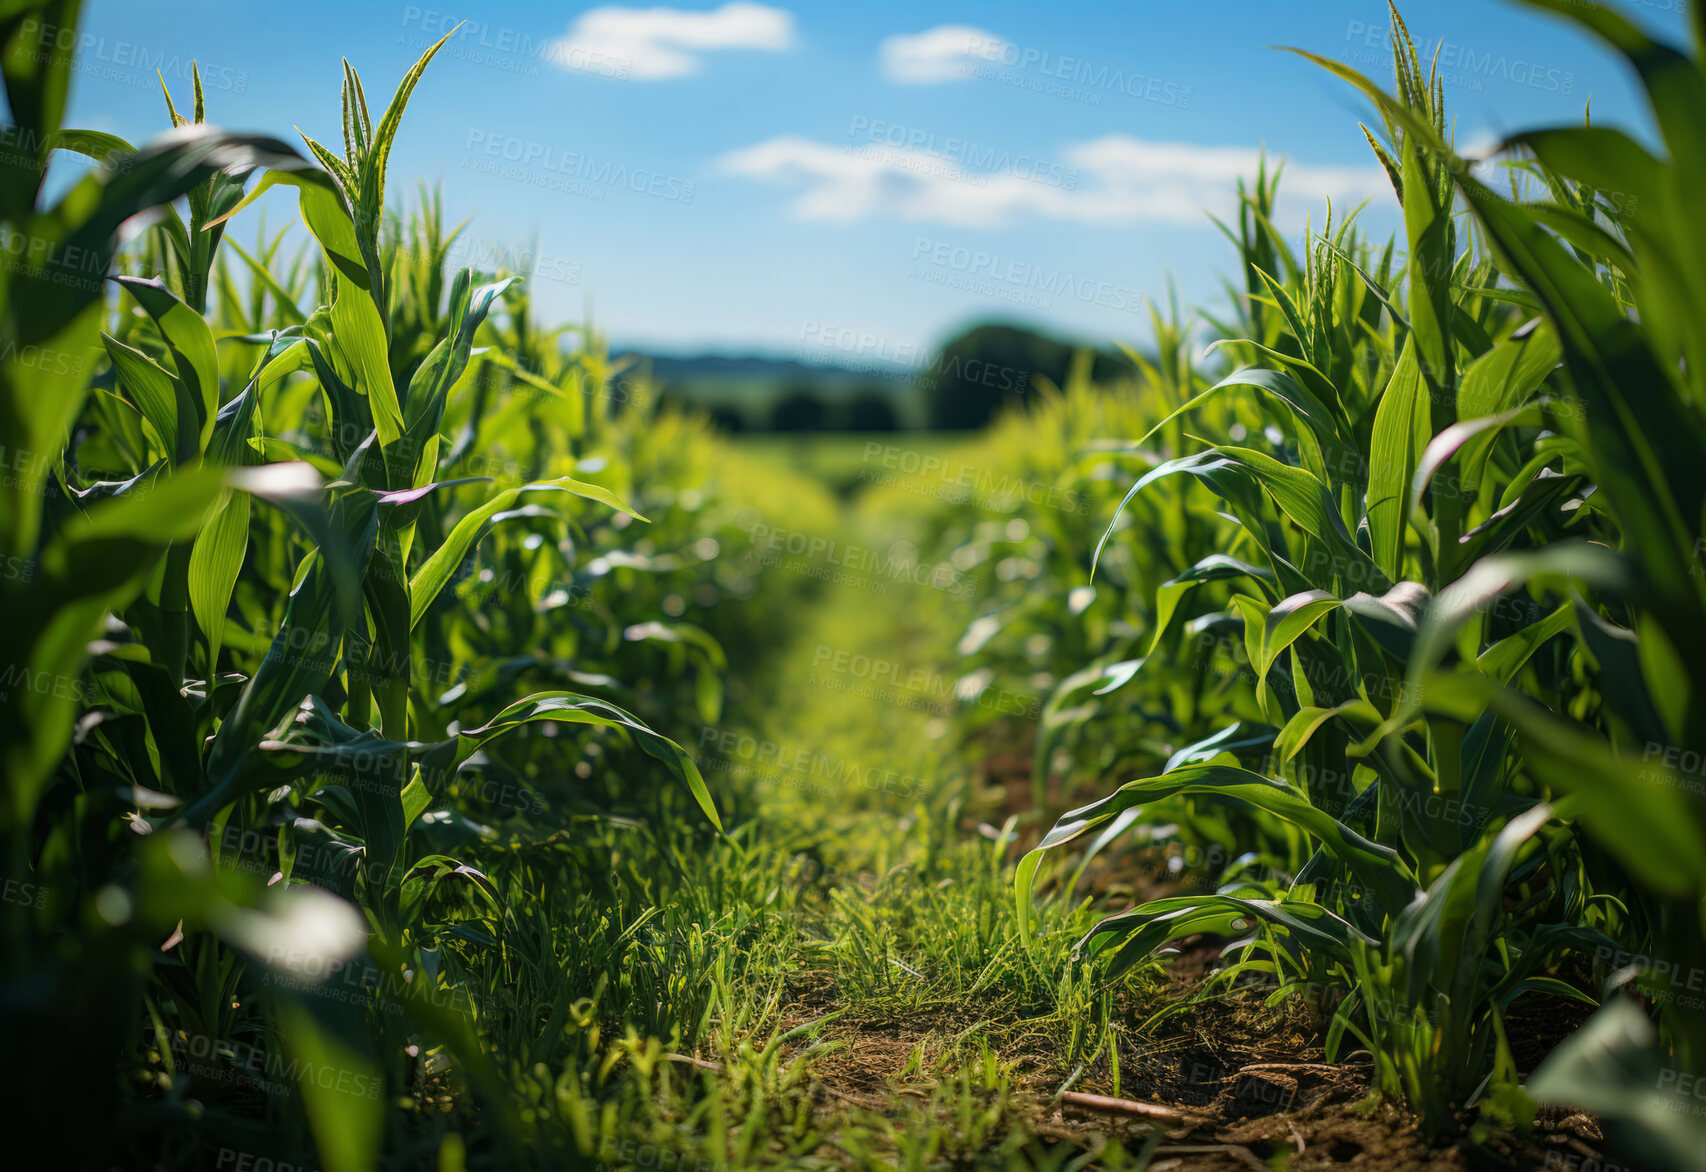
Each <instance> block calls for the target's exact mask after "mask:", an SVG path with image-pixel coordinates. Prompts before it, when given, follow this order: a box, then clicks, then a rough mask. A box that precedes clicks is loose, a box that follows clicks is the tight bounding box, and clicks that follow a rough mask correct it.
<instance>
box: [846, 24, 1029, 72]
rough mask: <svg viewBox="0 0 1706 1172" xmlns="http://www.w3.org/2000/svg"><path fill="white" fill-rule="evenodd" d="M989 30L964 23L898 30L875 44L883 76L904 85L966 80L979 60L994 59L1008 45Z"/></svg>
mask: <svg viewBox="0 0 1706 1172" xmlns="http://www.w3.org/2000/svg"><path fill="white" fill-rule="evenodd" d="M1010 48H1012V46H1011V45H1009V44H1008V43H1007V42H1006V41H1004V40H1002V39H1001V38H1000V37H998V36H996V35H995V34H994V33H992V32H986V31H985V30H983V29H980V28H973V27H971V26H970V25H965V24H939V25H937V26H936V27H935V28H929V29H925V30H924V31H923V32H921V33H899V34H896V35H895V36H892V37H888V38H886V39H885V40H884V41H883V43H882V45H881V46H880V47H879V48H878V50H877V54H878V57H879V58H880V60H881V61H882V66H883V76H884V77H886V78H888V79H889V80H890V81H898V82H902V83H904V84H907V85H935V84H936V83H938V82H944V81H965V80H966V79H968V78H970V77H971V76H972V72H971V70H972V67H973V66H975V65H976V64H977V63H978V62H979V61H985V62H996V61H1000V60H1001V56H1002V54H1003V53H1005V52H1006V51H1007V50H1008V49H1010Z"/></svg>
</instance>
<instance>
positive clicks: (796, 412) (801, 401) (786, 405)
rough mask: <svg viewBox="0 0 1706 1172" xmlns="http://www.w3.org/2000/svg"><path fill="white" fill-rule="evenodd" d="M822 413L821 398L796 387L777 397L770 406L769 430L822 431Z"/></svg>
mask: <svg viewBox="0 0 1706 1172" xmlns="http://www.w3.org/2000/svg"><path fill="white" fill-rule="evenodd" d="M824 414H825V412H824V409H823V400H822V399H820V398H818V397H817V396H816V395H815V394H813V393H812V392H811V391H810V390H808V389H806V388H804V387H798V388H795V389H794V390H791V391H788V392H787V393H786V394H784V395H783V396H782V397H781V398H780V399H777V400H776V403H775V405H774V406H773V407H771V408H770V430H771V431H822V430H823V425H824Z"/></svg>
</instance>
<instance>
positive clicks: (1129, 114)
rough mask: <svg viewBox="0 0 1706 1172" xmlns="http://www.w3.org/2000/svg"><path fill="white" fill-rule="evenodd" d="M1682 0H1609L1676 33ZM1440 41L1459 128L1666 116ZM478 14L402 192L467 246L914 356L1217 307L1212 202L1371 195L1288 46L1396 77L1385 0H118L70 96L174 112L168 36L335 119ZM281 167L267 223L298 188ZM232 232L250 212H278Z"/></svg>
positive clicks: (414, 114)
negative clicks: (438, 199) (346, 90)
mask: <svg viewBox="0 0 1706 1172" xmlns="http://www.w3.org/2000/svg"><path fill="white" fill-rule="evenodd" d="M1678 2H1680V0H1646V2H1642V0H1615V6H1616V7H1617V8H1619V9H1620V10H1621V11H1623V12H1625V13H1626V14H1628V15H1630V16H1631V17H1633V18H1634V19H1637V20H1640V21H1642V22H1644V23H1646V24H1648V25H1650V26H1652V27H1653V28H1655V29H1657V30H1659V31H1661V32H1663V33H1666V34H1668V35H1670V36H1672V37H1675V38H1680V37H1681V36H1682V28H1683V17H1682V16H1681V15H1679V14H1678V13H1676V12H1674V11H1670V9H1672V8H1673V7H1674V6H1675V5H1676V4H1677V3H1678ZM1408 9H1409V12H1408V16H1407V19H1408V20H1409V23H1410V27H1411V30H1412V32H1413V33H1414V34H1415V35H1416V36H1417V38H1418V40H1420V41H1422V42H1423V43H1424V44H1425V45H1426V46H1428V47H1429V48H1431V47H1433V46H1434V45H1435V44H1439V45H1440V47H1441V59H1442V62H1443V63H1444V65H1445V67H1446V71H1447V75H1448V83H1449V84H1448V102H1449V105H1450V108H1451V109H1453V110H1454V111H1455V112H1456V115H1457V119H1458V128H1459V141H1460V143H1463V142H1487V141H1492V139H1493V138H1495V137H1496V136H1497V135H1499V134H1502V133H1505V132H1509V131H1513V130H1516V129H1520V128H1523V127H1528V126H1532V125H1538V124H1546V123H1555V122H1560V121H1570V120H1575V119H1579V118H1580V117H1581V113H1582V108H1583V104H1584V103H1585V102H1586V101H1587V100H1588V99H1589V98H1590V97H1591V99H1592V102H1593V109H1594V116H1595V120H1596V121H1599V122H1606V123H1618V124H1623V125H1627V126H1631V127H1633V128H1635V129H1637V130H1642V129H1643V128H1644V127H1645V125H1646V114H1645V111H1644V109H1643V108H1642V107H1641V105H1640V104H1639V101H1638V99H1637V97H1636V94H1635V90H1634V88H1633V87H1632V85H1631V82H1630V80H1629V78H1628V77H1627V75H1626V73H1625V71H1624V70H1623V68H1622V67H1621V66H1620V65H1619V64H1618V63H1617V62H1616V61H1614V60H1613V59H1612V58H1611V57H1610V56H1609V55H1608V54H1606V53H1605V52H1603V51H1602V50H1601V49H1600V48H1599V47H1598V46H1597V45H1595V44H1593V43H1592V42H1590V41H1589V40H1587V39H1586V38H1584V37H1582V36H1580V35H1579V34H1577V33H1575V32H1574V31H1573V30H1571V29H1569V28H1567V27H1565V26H1563V25H1561V24H1559V23H1558V22H1556V21H1554V20H1552V19H1550V18H1548V17H1546V16H1543V15H1540V14H1537V13H1534V12H1532V11H1529V10H1525V9H1523V8H1521V7H1520V6H1517V5H1513V4H1507V3H1503V2H1501V0H1429V2H1428V3H1426V4H1422V3H1412V4H1410V5H1409V6H1408ZM464 16H466V17H469V18H470V23H469V24H468V25H467V26H465V31H464V33H463V34H462V35H461V36H460V37H458V38H456V39H453V40H452V42H451V48H450V49H448V50H447V51H446V52H445V53H443V54H441V55H440V57H439V58H438V59H437V60H436V61H435V62H434V63H433V65H432V66H431V67H430V68H429V69H428V71H427V74H426V76H425V78H424V79H423V81H422V83H421V85H420V86H419V88H418V89H417V90H416V92H415V96H414V98H413V100H412V102H411V104H410V107H409V111H408V116H407V117H406V118H405V120H404V123H403V128H402V132H401V134H400V136H399V138H398V140H397V144H396V147H395V150H394V152H393V155H392V158H391V167H390V189H389V190H390V192H391V193H393V195H394V196H401V195H403V194H404V193H410V194H411V195H412V187H413V180H414V179H415V178H417V177H418V178H423V179H426V180H427V181H429V182H437V183H440V184H442V187H443V192H444V199H445V204H446V210H447V214H448V215H449V216H450V217H451V218H452V219H453V220H460V219H462V218H463V217H468V216H471V217H473V222H472V224H471V225H470V227H469V230H468V236H467V241H468V250H467V251H468V258H469V259H470V260H474V261H480V260H490V259H491V258H493V257H494V256H496V255H499V254H500V253H501V251H502V250H506V249H508V250H517V249H529V248H531V249H534V250H536V252H537V259H538V263H539V270H540V271H539V274H538V276H537V278H536V280H535V295H536V296H537V298H538V299H539V302H540V304H541V306H542V307H543V310H544V312H545V313H546V314H547V315H548V316H549V317H551V318H552V319H553V320H578V319H580V318H581V317H582V315H583V314H585V313H586V312H587V311H588V310H589V309H590V311H591V312H592V314H593V316H594V320H595V321H596V322H597V323H598V324H599V326H600V327H601V328H603V329H605V330H607V331H608V332H609V333H610V334H611V335H612V336H613V337H614V338H615V339H616V340H617V341H618V343H619V344H627V345H640V346H647V347H652V348H655V349H658V350H663V351H675V352H687V351H694V350H700V349H711V350H719V351H724V352H731V353H734V352H752V351H761V352H766V353H772V354H777V355H789V354H800V355H802V356H805V357H812V358H835V359H842V360H857V361H864V360H875V361H882V360H899V361H906V360H909V358H910V359H915V358H917V357H919V356H921V355H922V354H923V353H924V352H925V351H926V350H927V349H928V348H929V346H930V345H931V343H932V342H934V341H935V340H937V339H939V338H940V337H942V336H943V335H944V334H945V333H947V332H948V331H950V330H952V329H953V328H956V327H958V326H961V325H964V324H967V323H969V322H972V321H976V320H983V319H993V318H1004V319H1014V318H1024V319H1032V320H1037V321H1040V322H1043V323H1046V324H1047V325H1049V326H1050V327H1051V328H1054V329H1056V330H1058V331H1061V332H1063V333H1067V334H1070V335H1072V336H1076V337H1079V338H1083V339H1086V340H1089V341H1094V342H1098V343H1107V342H1111V341H1115V340H1122V341H1141V340H1142V338H1143V337H1144V335H1145V333H1146V329H1145V327H1144V317H1143V314H1142V312H1141V305H1142V297H1143V296H1145V295H1149V296H1160V295H1162V294H1163V293H1164V291H1165V289H1166V283H1167V280H1168V278H1169V276H1171V277H1173V278H1174V279H1175V280H1176V281H1177V283H1178V286H1179V289H1180V292H1181V295H1182V296H1183V297H1184V298H1185V299H1186V300H1187V301H1191V302H1197V303H1208V304H1213V303H1214V301H1215V299H1216V298H1217V297H1218V289H1219V277H1220V275H1221V274H1222V273H1224V272H1226V271H1227V269H1228V267H1229V264H1230V262H1231V252H1230V249H1229V246H1228V245H1227V244H1226V242H1225V241H1224V240H1223V239H1222V238H1221V237H1220V235H1219V233H1218V232H1217V231H1216V230H1215V229H1214V227H1213V226H1212V225H1211V224H1210V223H1209V221H1208V220H1207V218H1206V216H1205V215H1204V209H1205V208H1209V209H1213V208H1216V207H1224V206H1225V204H1226V200H1227V199H1228V197H1229V194H1230V192H1231V191H1232V179H1233V177H1234V176H1236V175H1237V174H1240V173H1243V172H1245V171H1248V170H1249V169H1250V167H1251V165H1252V160H1253V159H1254V157H1255V155H1256V152H1258V151H1259V150H1261V149H1262V148H1263V147H1264V146H1265V147H1266V148H1267V150H1268V151H1269V152H1270V153H1272V154H1275V155H1283V156H1285V157H1286V158H1287V160H1288V168H1289V170H1288V176H1289V178H1290V182H1289V183H1288V184H1287V185H1286V188H1287V190H1288V191H1289V192H1290V196H1289V198H1288V199H1287V202H1286V203H1285V204H1284V209H1283V210H1284V212H1285V214H1286V216H1287V219H1288V222H1290V223H1291V224H1292V225H1293V226H1295V227H1297V228H1299V229H1300V228H1301V226H1302V224H1303V221H1304V216H1305V215H1313V216H1314V218H1315V221H1316V222H1317V223H1319V221H1320V218H1321V215H1322V212H1323V211H1324V210H1325V201H1326V199H1327V198H1329V197H1331V198H1332V199H1333V201H1334V205H1335V207H1336V208H1348V207H1350V206H1354V205H1355V204H1356V203H1358V202H1360V201H1361V200H1362V199H1363V198H1365V197H1366V196H1368V195H1371V194H1372V195H1373V196H1374V202H1373V203H1372V204H1371V206H1370V208H1369V210H1368V212H1366V213H1365V221H1366V223H1367V225H1368V226H1369V227H1370V228H1371V229H1375V228H1377V229H1380V230H1381V231H1382V232H1384V231H1385V230H1387V229H1389V227H1390V226H1391V224H1392V223H1393V222H1394V219H1393V216H1392V214H1391V209H1390V203H1391V199H1390V193H1389V191H1388V190H1386V189H1384V187H1383V185H1382V183H1381V182H1380V181H1379V179H1378V176H1377V175H1376V173H1375V172H1374V170H1373V167H1372V159H1371V156H1370V154H1369V151H1368V148H1367V146H1366V145H1365V144H1364V143H1363V142H1362V139H1361V134H1360V132H1359V131H1358V130H1357V127H1356V121H1357V119H1358V118H1359V117H1366V116H1367V112H1366V110H1364V108H1363V107H1362V106H1361V105H1360V103H1359V102H1358V101H1357V100H1355V99H1353V97H1352V95H1351V93H1350V91H1349V90H1348V87H1346V86H1344V85H1343V84H1342V83H1339V82H1338V81H1336V80H1335V79H1333V78H1331V77H1329V76H1328V75H1326V74H1325V73H1324V72H1322V71H1321V70H1319V69H1317V68H1315V67H1314V66H1312V65H1310V64H1309V63H1307V62H1305V61H1303V60H1301V59H1299V58H1297V57H1294V56H1292V55H1290V54H1285V53H1279V52H1275V51H1273V50H1272V49H1270V48H1269V46H1271V45H1275V44H1290V45H1297V46H1300V47H1304V48H1308V49H1310V50H1312V51H1315V52H1318V53H1321V54H1322V55H1324V56H1330V57H1336V58H1338V59H1340V60H1344V61H1347V62H1348V63H1350V64H1353V65H1357V66H1358V67H1361V68H1364V69H1365V70H1366V71H1368V72H1370V73H1371V75H1373V76H1376V77H1377V78H1379V79H1382V80H1385V79H1386V78H1387V77H1388V76H1389V73H1388V70H1389V66H1388V65H1387V64H1386V63H1385V62H1386V60H1387V58H1386V52H1385V49H1384V47H1383V45H1384V28H1385V25H1386V23H1387V15H1386V10H1385V7H1384V5H1383V4H1379V3H1374V2H1371V0H1329V2H1320V3H1309V4H1302V5H1296V4H1279V3H1275V2H1274V0H1205V2H1199V3H1188V4H1184V3H1155V2H1152V0H1123V2H1119V3H1112V2H1109V3H1070V2H1062V0H1054V2H1051V3H1048V4H1013V3H1005V2H997V3H991V2H986V3H981V4H967V3H948V2H935V0H926V2H924V3H892V2H888V0H879V2H875V3H862V4H845V3H833V4H831V3H819V2H813V3H792V4H787V3H777V4H775V5H769V4H765V5H760V4H730V5H717V4H690V5H688V6H685V7H680V8H676V7H663V8H646V7H601V8H586V7H580V6H574V5H567V6H565V5H555V4H544V3H536V2H528V0H496V2H493V0H484V2H482V3H481V4H478V5H474V4H466V5H461V6H458V5H457V3H455V2H454V0H452V2H450V3H447V4H446V5H445V6H444V7H435V6H433V5H431V4H392V3H389V2H377V0H357V2H355V3H353V4H352V3H348V2H342V3H340V2H335V0H292V3H290V4H289V5H288V6H286V7H285V8H282V9H279V8H273V7H270V6H269V7H265V8H263V7H262V6H259V5H256V4H253V3H252V2H251V3H249V4H244V3H233V2H230V0H227V2H224V3H216V2H209V0H194V2H185V0H92V2H91V3H89V4H88V5H87V6H86V8H85V12H84V18H83V25H82V33H83V36H84V41H83V49H82V51H81V56H80V59H79V65H78V72H77V76H76V79H75V81H74V83H73V85H74V88H73V93H72V103H71V112H70V116H69V119H68V123H69V124H71V125H83V126H90V127H95V128H98V129H104V130H109V131H112V132H114V133H118V134H122V135H124V136H126V137H128V138H131V139H133V140H134V139H143V138H146V137H148V136H149V135H150V134H152V133H155V132H157V131H158V130H160V129H161V128H163V126H164V118H165V116H164V110H163V107H162V104H161V101H160V99H159V95H158V92H157V87H156V86H155V83H154V80H153V68H154V66H155V65H156V64H161V63H162V62H163V64H164V68H165V71H166V72H167V74H168V80H169V81H173V82H174V85H173V88H174V92H175V93H177V94H178V100H179V103H180V106H181V107H183V108H186V109H187V103H188V100H189V96H188V89H189V86H188V83H187V81H185V80H182V76H183V75H187V62H188V60H189V59H190V58H191V57H192V56H193V57H194V58H196V59H197V60H198V61H199V62H200V64H201V67H202V70H203V74H204V77H205V78H206V80H207V83H208V94H207V104H208V117H209V120H210V121H213V122H216V123H219V124H222V125H225V126H228V127H231V128H235V129H252V130H265V131H269V132H273V133H277V134H280V135H281V136H284V137H289V138H294V132H293V130H292V128H293V127H294V126H299V127H301V129H302V130H303V131H305V132H306V133H308V134H310V135H312V136H314V137H316V138H318V139H320V140H321V141H323V142H325V143H327V144H337V143H340V142H341V138H340V132H339V130H338V86H339V79H340V68H341V67H340V64H339V59H340V57H348V58H349V60H350V62H351V63H352V64H353V65H354V66H355V67H356V68H357V69H358V70H359V71H360V72H361V74H362V78H363V81H364V84H365V86H366V89H367V92H368V101H369V104H370V106H371V107H372V108H373V115H374V117H375V118H376V119H377V117H378V116H379V113H380V111H381V109H382V108H383V106H384V105H385V103H386V102H387V101H388V100H389V97H390V94H391V92H392V90H393V88H394V87H395V84H396V82H397V80H398V78H400V77H401V75H402V74H403V72H404V71H405V70H406V69H407V68H408V66H409V65H410V64H412V62H413V61H414V59H415V58H416V57H417V56H418V55H419V52H420V50H421V49H422V48H423V47H424V46H425V45H426V44H427V43H430V41H431V40H433V39H436V37H437V36H438V35H439V34H440V33H441V32H443V31H448V30H449V29H450V28H451V27H452V26H453V25H454V24H455V23H456V21H457V20H459V19H461V18H462V17H464ZM293 205H294V199H293V197H292V196H291V195H289V194H288V193H286V192H278V193H275V194H271V195H269V196H268V197H266V199H265V200H264V201H263V205H262V206H263V207H265V208H266V214H267V218H268V222H269V223H270V224H272V225H275V226H276V225H282V224H284V223H285V222H287V221H289V220H290V219H292V218H293V217H294V213H295V209H294V206H293ZM244 216H245V217H246V218H248V219H249V220H250V222H249V223H248V224H245V223H244V222H243V221H242V220H241V219H240V220H239V221H238V222H237V223H236V225H235V226H234V229H233V231H234V233H235V235H236V238H237V239H239V240H244V241H246V240H248V239H251V238H252V237H253V233H254V230H255V227H254V223H253V218H254V216H255V212H254V211H250V212H246V213H244Z"/></svg>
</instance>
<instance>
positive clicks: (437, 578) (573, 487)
mask: <svg viewBox="0 0 1706 1172" xmlns="http://www.w3.org/2000/svg"><path fill="white" fill-rule="evenodd" d="M545 492H567V493H572V494H574V495H575V496H581V497H585V498H587V499H588V500H592V501H597V502H598V503H599V504H603V505H608V506H610V507H611V508H613V509H616V510H617V511H618V512H623V513H627V514H628V515H629V516H632V517H639V519H640V520H645V518H643V517H640V516H639V514H638V513H636V512H634V510H632V509H631V508H629V507H628V506H627V505H625V504H623V503H622V502H621V501H620V500H618V499H617V498H616V496H615V495H614V494H612V493H611V492H610V490H609V489H607V488H603V487H601V486H599V485H596V484H588V483H586V482H585V481H580V480H575V479H573V478H572V477H568V476H560V477H558V478H557V479H555V480H545V481H540V482H539V483H537V484H526V485H522V486H521V487H520V488H510V489H505V490H504V491H503V492H500V493H498V494H497V495H496V496H494V497H492V499H491V500H489V501H487V502H486V503H485V504H483V505H481V506H480V507H479V508H478V509H475V510H474V511H473V512H471V513H469V514H468V515H467V516H465V517H463V518H462V519H461V520H460V521H458V522H457V523H456V527H455V528H454V529H452V530H451V531H450V533H449V535H448V536H446V537H445V539H444V544H443V545H441V546H439V547H438V548H437V549H435V550H434V551H433V552H432V555H431V556H430V557H428V558H427V560H426V561H425V562H424V563H423V564H422V565H421V568H420V569H418V570H416V571H415V573H414V576H413V577H412V578H410V579H409V626H410V628H411V629H412V628H414V627H416V626H418V625H419V624H420V621H421V616H423V615H424V614H426V612H427V608H428V607H429V606H431V605H432V601H433V599H435V598H437V597H438V594H439V592H440V591H441V590H443V589H444V588H445V586H446V585H448V584H449V582H450V578H451V575H453V574H454V573H455V572H456V569H457V567H458V566H460V565H461V564H462V560H463V559H464V558H466V557H467V556H468V555H469V553H471V552H472V551H473V549H474V548H475V547H476V546H477V545H479V543H480V539H481V538H482V537H484V536H485V535H486V533H487V532H488V531H489V530H490V528H491V526H492V524H493V523H494V521H495V519H496V518H497V516H498V514H500V513H504V512H506V511H508V510H510V509H511V508H513V507H514V506H515V503H516V502H517V501H519V500H520V499H521V498H522V496H523V494H526V493H545Z"/></svg>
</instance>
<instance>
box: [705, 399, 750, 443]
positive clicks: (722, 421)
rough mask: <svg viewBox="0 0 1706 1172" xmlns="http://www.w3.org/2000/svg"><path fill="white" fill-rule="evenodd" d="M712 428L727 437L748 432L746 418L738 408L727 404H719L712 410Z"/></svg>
mask: <svg viewBox="0 0 1706 1172" xmlns="http://www.w3.org/2000/svg"><path fill="white" fill-rule="evenodd" d="M710 416H711V426H712V427H714V428H716V429H717V430H718V431H720V432H723V433H724V434H725V435H734V434H736V433H738V432H742V431H745V430H746V416H744V415H742V414H741V413H740V411H739V410H738V409H737V408H734V407H731V406H729V405H728V404H727V403H718V404H716V405H715V406H713V407H712V408H711V410H710Z"/></svg>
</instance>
